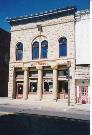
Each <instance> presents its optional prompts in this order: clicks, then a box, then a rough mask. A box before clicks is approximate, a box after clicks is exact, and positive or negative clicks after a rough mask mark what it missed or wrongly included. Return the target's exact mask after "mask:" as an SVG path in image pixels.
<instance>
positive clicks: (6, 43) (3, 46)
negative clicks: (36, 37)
mask: <svg viewBox="0 0 92 135" xmlns="http://www.w3.org/2000/svg"><path fill="white" fill-rule="evenodd" d="M9 54H10V33H9V32H7V31H5V30H3V29H1V28H0V97H8V76H9Z"/></svg>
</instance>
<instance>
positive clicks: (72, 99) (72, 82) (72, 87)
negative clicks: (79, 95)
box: [70, 61, 76, 105]
mask: <svg viewBox="0 0 92 135" xmlns="http://www.w3.org/2000/svg"><path fill="white" fill-rule="evenodd" d="M70 76H72V79H70V104H71V105H72V104H75V103H76V92H75V62H74V61H72V62H71V67H70Z"/></svg>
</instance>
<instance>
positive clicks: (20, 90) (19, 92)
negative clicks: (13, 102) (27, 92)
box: [16, 82, 23, 98]
mask: <svg viewBox="0 0 92 135" xmlns="http://www.w3.org/2000/svg"><path fill="white" fill-rule="evenodd" d="M16 98H23V83H20V82H18V83H17V92H16Z"/></svg>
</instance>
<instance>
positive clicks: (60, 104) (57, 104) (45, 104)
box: [0, 98, 90, 112]
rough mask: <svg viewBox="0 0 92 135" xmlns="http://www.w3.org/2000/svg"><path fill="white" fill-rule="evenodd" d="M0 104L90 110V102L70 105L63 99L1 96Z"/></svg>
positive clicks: (44, 108)
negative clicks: (25, 98) (26, 98)
mask: <svg viewBox="0 0 92 135" xmlns="http://www.w3.org/2000/svg"><path fill="white" fill-rule="evenodd" d="M0 105H7V106H8V105H14V106H26V107H28V108H38V109H43V110H46V109H48V110H49V109H52V110H54V109H55V110H61V109H74V110H79V111H89V112H90V104H74V105H70V106H68V103H67V102H65V101H64V102H63V101H57V102H56V101H52V100H51V101H50V100H49V101H48V100H42V101H32V100H30V99H28V100H23V99H9V98H0Z"/></svg>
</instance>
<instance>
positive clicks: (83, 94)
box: [79, 86, 88, 104]
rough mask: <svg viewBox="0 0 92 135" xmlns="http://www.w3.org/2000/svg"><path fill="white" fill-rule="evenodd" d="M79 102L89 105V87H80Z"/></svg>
mask: <svg viewBox="0 0 92 135" xmlns="http://www.w3.org/2000/svg"><path fill="white" fill-rule="evenodd" d="M79 102H80V103H82V104H86V103H88V86H79Z"/></svg>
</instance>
